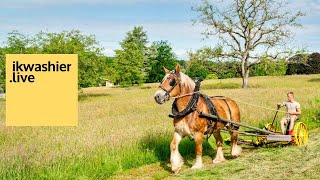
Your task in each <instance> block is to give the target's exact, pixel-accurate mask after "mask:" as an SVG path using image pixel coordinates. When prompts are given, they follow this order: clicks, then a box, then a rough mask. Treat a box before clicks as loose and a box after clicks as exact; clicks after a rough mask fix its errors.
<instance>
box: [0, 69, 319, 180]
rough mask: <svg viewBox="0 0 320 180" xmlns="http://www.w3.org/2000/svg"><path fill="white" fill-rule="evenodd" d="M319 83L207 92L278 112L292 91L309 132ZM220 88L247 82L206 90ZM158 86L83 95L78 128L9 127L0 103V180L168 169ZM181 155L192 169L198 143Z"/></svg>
mask: <svg viewBox="0 0 320 180" xmlns="http://www.w3.org/2000/svg"><path fill="white" fill-rule="evenodd" d="M319 77H320V75H308V76H286V77H254V78H251V79H250V82H249V83H250V84H251V86H254V87H256V88H249V89H241V88H235V89H211V88H209V89H203V92H204V93H206V94H208V95H224V96H226V97H231V98H233V99H235V100H238V101H243V102H248V103H252V104H256V105H260V106H265V107H268V108H275V105H276V103H277V102H282V101H284V100H286V93H287V92H288V91H294V92H295V94H296V100H297V101H299V102H300V104H301V105H302V111H303V116H302V118H301V121H303V122H305V123H307V125H308V127H309V128H310V129H311V128H314V127H318V126H319V119H320V118H319V114H320V113H319V104H320V100H319V98H317V97H320V92H319V90H318V89H319V87H320V85H319V83H318V82H317V81H314V80H312V79H319ZM219 82H221V83H223V84H228V83H236V84H240V83H241V79H226V80H208V81H204V82H203V85H204V86H206V85H207V84H209V86H210V84H217V83H219ZM157 86H158V84H157V83H155V84H148V85H147V86H146V87H148V88H141V87H138V86H137V87H130V88H101V87H100V88H87V89H84V90H83V94H81V95H80V97H79V126H78V127H5V101H0V157H1V158H0V179H88V178H89V179H97V178H101V179H105V178H108V177H111V176H112V175H114V174H115V173H118V172H123V171H126V170H128V169H132V168H136V167H138V166H142V165H145V164H151V163H155V162H165V163H166V162H168V161H169V155H170V150H169V144H170V141H171V138H172V132H173V126H172V119H170V118H168V116H167V115H168V114H169V113H170V110H171V103H172V101H170V102H168V103H166V104H164V105H161V106H160V105H158V104H156V103H155V102H154V99H153V94H154V93H155V91H156V88H157ZM207 86H208V85H207ZM149 87H150V88H149ZM239 106H240V109H241V117H242V122H244V123H246V124H249V125H254V126H258V125H259V124H264V123H266V122H270V121H271V120H272V118H273V115H274V111H269V110H264V109H259V108H257V107H255V106H248V105H245V104H241V103H239ZM282 115H284V114H279V116H282ZM224 136H228V135H224ZM214 144H215V142H214V138H211V139H210V140H209V142H205V143H204V154H205V156H209V157H213V155H214V153H215V145H214ZM179 150H180V151H181V154H182V155H183V156H184V157H185V158H186V159H187V160H188V159H190V160H192V161H193V158H194V142H193V141H190V140H189V139H187V138H186V139H184V140H183V141H182V143H181V145H180V147H179ZM164 167H165V166H164Z"/></svg>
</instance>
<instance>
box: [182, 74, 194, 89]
mask: <svg viewBox="0 0 320 180" xmlns="http://www.w3.org/2000/svg"><path fill="white" fill-rule="evenodd" d="M180 78H181V82H180V83H181V85H182V86H184V87H185V88H188V89H189V90H190V91H193V90H194V88H195V83H194V81H193V80H192V79H191V78H190V77H189V76H188V75H186V74H184V73H183V72H180Z"/></svg>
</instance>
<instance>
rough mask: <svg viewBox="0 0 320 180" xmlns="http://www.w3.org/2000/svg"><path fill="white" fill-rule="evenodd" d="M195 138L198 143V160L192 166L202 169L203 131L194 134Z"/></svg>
mask: <svg viewBox="0 0 320 180" xmlns="http://www.w3.org/2000/svg"><path fill="white" fill-rule="evenodd" d="M194 140H195V143H196V162H195V164H194V165H193V166H192V169H200V168H202V167H203V164H202V141H203V133H201V132H196V133H195V136H194Z"/></svg>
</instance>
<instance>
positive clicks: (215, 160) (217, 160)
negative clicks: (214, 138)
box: [212, 158, 226, 164]
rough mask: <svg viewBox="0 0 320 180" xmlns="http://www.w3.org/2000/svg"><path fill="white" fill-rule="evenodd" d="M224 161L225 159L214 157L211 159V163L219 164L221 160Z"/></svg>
mask: <svg viewBox="0 0 320 180" xmlns="http://www.w3.org/2000/svg"><path fill="white" fill-rule="evenodd" d="M224 161H226V159H224V158H223V159H214V160H213V161H212V163H213V164H220V163H222V162H224Z"/></svg>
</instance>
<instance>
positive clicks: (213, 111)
mask: <svg viewBox="0 0 320 180" xmlns="http://www.w3.org/2000/svg"><path fill="white" fill-rule="evenodd" d="M200 85H201V80H199V81H197V82H196V86H195V89H194V93H193V95H192V97H191V99H190V101H189V103H188V105H187V107H186V108H185V109H184V110H182V111H180V112H179V111H178V108H177V99H175V100H174V102H173V104H172V114H169V117H170V118H183V117H185V116H187V115H188V114H190V113H192V112H194V111H195V110H197V104H198V100H199V97H202V98H203V100H204V102H205V103H206V105H207V107H208V109H209V113H210V114H212V115H215V116H217V117H218V118H217V120H213V119H210V118H206V119H207V124H208V128H207V131H206V132H205V134H207V139H208V138H209V137H210V136H211V135H212V133H213V131H214V130H215V129H216V128H217V122H221V120H220V117H219V115H218V113H217V110H216V108H215V106H214V104H213V102H212V101H211V100H210V98H212V97H223V96H212V97H208V96H207V95H205V94H203V93H200V92H199V90H200ZM224 101H225V102H226V100H225V99H224ZM226 104H227V106H228V108H229V112H230V117H231V111H230V107H229V105H228V103H227V102H226ZM214 122H215V123H214ZM213 123H214V126H212V124H213Z"/></svg>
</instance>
